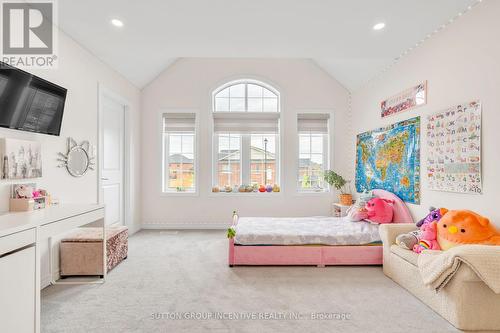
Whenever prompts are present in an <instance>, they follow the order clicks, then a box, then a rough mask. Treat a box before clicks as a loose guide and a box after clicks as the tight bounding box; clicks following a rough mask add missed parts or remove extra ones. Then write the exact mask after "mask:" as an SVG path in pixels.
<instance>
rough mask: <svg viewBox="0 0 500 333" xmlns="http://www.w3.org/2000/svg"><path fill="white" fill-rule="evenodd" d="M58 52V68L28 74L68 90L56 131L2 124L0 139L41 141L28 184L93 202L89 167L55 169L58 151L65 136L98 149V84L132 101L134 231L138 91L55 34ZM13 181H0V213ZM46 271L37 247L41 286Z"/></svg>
mask: <svg viewBox="0 0 500 333" xmlns="http://www.w3.org/2000/svg"><path fill="white" fill-rule="evenodd" d="M58 56H59V67H58V69H51V70H33V71H30V72H32V73H33V74H35V75H38V76H40V77H42V78H44V79H46V80H48V81H51V82H54V83H56V84H58V85H61V86H63V87H65V88H67V89H68V95H67V99H66V106H65V110H64V118H63V122H62V131H61V135H60V136H59V137H56V136H50V135H43V134H32V133H28V132H22V131H17V130H10V129H3V128H2V129H0V137H7V138H18V139H25V140H35V141H39V142H41V143H42V168H43V177H42V178H39V179H34V180H28V182H31V181H33V182H35V183H36V184H37V186H38V187H41V188H44V189H47V190H48V191H49V192H50V193H51V194H52V195H53V196H54V197H56V198H59V200H60V202H61V203H96V202H97V193H98V192H97V191H98V187H97V171H89V173H87V174H86V175H85V176H83V177H80V178H74V177H72V176H70V175H69V174H68V172H67V171H66V170H65V169H64V168H57V165H58V162H57V160H56V159H57V153H58V152H65V151H66V139H67V137H68V136H71V137H73V138H75V139H76V140H77V141H82V140H89V141H90V143H91V144H93V145H95V146H96V147H97V134H98V127H97V126H98V125H97V112H98V84H99V83H100V84H103V85H104V86H105V87H107V88H108V89H110V90H113V91H114V92H116V93H117V94H119V95H121V96H123V97H124V98H126V99H127V100H128V101H129V102H130V103H131V109H130V118H131V124H133V126H132V128H131V130H132V131H131V132H132V133H131V140H130V142H131V146H130V147H129V149H130V154H131V161H132V166H131V170H130V171H131V175H132V176H131V181H130V184H131V195H132V198H131V203H132V206H131V212H132V216H133V219H132V220H133V222H134V224H133V225H131V231H134V230H137V229H138V228H139V223H138V221H139V220H140V209H139V208H140V201H139V200H140V199H139V198H140V182H139V181H140V145H139V142H140V136H139V131H140V113H139V107H140V91H139V89H137V88H135V87H134V86H133V85H132V84H130V83H129V82H128V81H127V80H125V79H124V78H123V77H122V76H120V75H119V74H117V73H116V72H115V71H113V70H111V69H110V67H108V66H106V65H105V64H103V63H102V62H100V61H99V60H97V58H96V57H95V56H93V55H92V54H90V53H89V52H88V51H86V50H85V49H83V48H82V47H81V46H79V45H78V44H76V43H75V42H74V41H73V40H72V39H70V38H69V37H68V36H67V35H65V34H63V33H60V34H59V54H58ZM13 182H14V181H7V180H1V181H0V211H8V209H9V200H8V198H9V190H10V184H12V183H13ZM16 182H18V183H19V182H21V183H22V182H26V181H16ZM42 242H43V240H42ZM43 243H44V244H45V245H46V246H47V244H46V243H45V242H43ZM47 274H48V258H47V249H42V285H45V284H46V281H47V279H48V276H47Z"/></svg>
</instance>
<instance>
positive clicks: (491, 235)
mask: <svg viewBox="0 0 500 333" xmlns="http://www.w3.org/2000/svg"><path fill="white" fill-rule="evenodd" d="M437 240H438V243H439V246H441V249H442V250H448V249H450V248H452V247H454V246H457V245H463V244H485V245H500V232H499V231H498V230H497V229H495V227H494V226H492V225H491V223H490V220H488V219H487V218H486V217H483V216H481V215H479V214H476V213H474V212H472V211H470V210H450V211H449V212H447V213H446V214H444V216H443V217H442V218H441V220H439V222H438V231H437Z"/></svg>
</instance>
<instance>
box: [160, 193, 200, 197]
mask: <svg viewBox="0 0 500 333" xmlns="http://www.w3.org/2000/svg"><path fill="white" fill-rule="evenodd" d="M198 195H199V194H198V192H161V193H160V196H162V197H197V196H198Z"/></svg>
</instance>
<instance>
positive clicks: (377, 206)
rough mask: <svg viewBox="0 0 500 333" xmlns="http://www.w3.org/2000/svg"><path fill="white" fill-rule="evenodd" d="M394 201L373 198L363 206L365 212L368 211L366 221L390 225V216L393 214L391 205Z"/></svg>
mask: <svg viewBox="0 0 500 333" xmlns="http://www.w3.org/2000/svg"><path fill="white" fill-rule="evenodd" d="M393 203H394V200H390V199H382V198H373V199H371V200H370V201H368V202H367V203H366V205H365V208H366V210H367V211H368V219H367V220H368V221H370V222H373V223H377V224H382V223H391V222H392V216H393V214H394V211H393V208H392V204H393Z"/></svg>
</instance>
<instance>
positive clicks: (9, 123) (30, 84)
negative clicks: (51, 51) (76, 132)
mask: <svg viewBox="0 0 500 333" xmlns="http://www.w3.org/2000/svg"><path fill="white" fill-rule="evenodd" d="M66 93H67V89H65V88H63V87H60V86H58V85H56V84H53V83H50V82H48V81H46V80H44V79H41V78H39V77H38V76H35V75H32V74H30V73H27V72H25V71H22V70H20V69H17V68H14V67H11V66H9V65H7V64H5V63H3V62H0V127H7V128H13V129H18V130H22V131H29V132H37V133H44V134H50V135H59V133H60V132H61V123H62V118H63V112H64V102H65V101H66Z"/></svg>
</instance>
